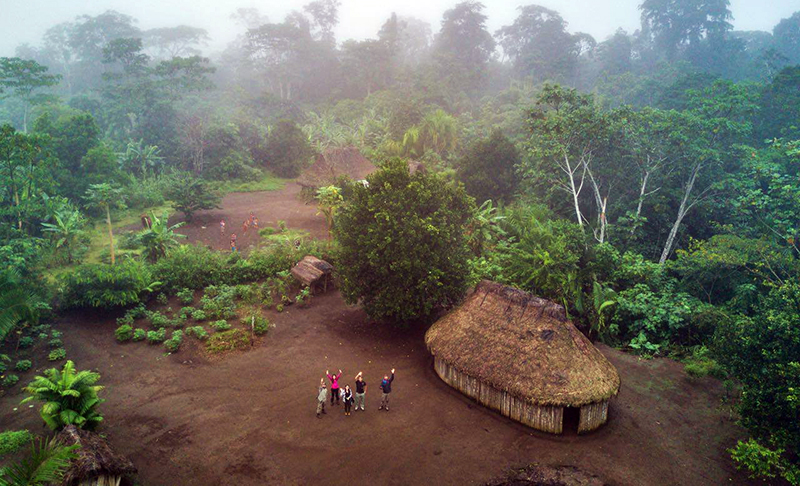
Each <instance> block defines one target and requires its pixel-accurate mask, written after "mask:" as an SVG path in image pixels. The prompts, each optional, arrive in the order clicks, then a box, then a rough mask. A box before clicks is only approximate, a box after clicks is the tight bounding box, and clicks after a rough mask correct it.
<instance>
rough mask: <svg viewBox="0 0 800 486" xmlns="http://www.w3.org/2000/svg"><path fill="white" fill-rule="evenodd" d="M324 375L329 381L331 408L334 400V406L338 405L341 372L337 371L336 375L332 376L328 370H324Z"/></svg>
mask: <svg viewBox="0 0 800 486" xmlns="http://www.w3.org/2000/svg"><path fill="white" fill-rule="evenodd" d="M325 374H326V375H328V379H329V380H330V381H331V406H333V401H334V400H336V405H339V378H341V377H342V370H339V374H338V375H332V374H330V372H329V371H328V370H325Z"/></svg>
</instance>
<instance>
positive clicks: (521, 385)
mask: <svg viewBox="0 0 800 486" xmlns="http://www.w3.org/2000/svg"><path fill="white" fill-rule="evenodd" d="M425 342H426V344H427V346H428V349H429V350H430V352H431V353H432V354H433V355H434V356H435V357H436V358H437V359H439V360H442V361H444V362H445V363H447V364H448V365H449V366H451V367H453V368H455V369H456V370H458V371H459V372H461V373H464V374H465V375H468V376H470V377H473V378H476V379H478V380H480V381H481V382H483V383H486V384H488V385H490V386H492V387H493V388H496V389H497V390H502V391H504V392H507V393H509V394H510V395H512V396H514V397H517V398H518V399H520V400H523V401H525V402H527V403H531V404H535V405H537V406H556V407H580V406H582V405H586V404H589V403H593V402H601V401H605V400H607V399H608V398H610V397H612V396H614V395H616V394H617V392H618V391H619V386H620V380H619V375H618V374H617V370H616V369H615V368H614V366H613V365H612V364H611V363H609V362H608V360H607V359H606V358H605V356H603V355H602V354H601V353H600V351H598V350H597V348H595V347H594V345H592V343H591V342H590V341H589V340H588V339H587V338H586V336H584V335H583V334H582V333H581V332H580V331H578V329H577V328H575V326H574V325H573V324H572V322H570V321H569V320H567V318H566V314H565V312H564V308H563V307H562V306H560V305H558V304H555V303H553V302H550V301H548V300H545V299H541V298H538V297H534V296H532V295H530V294H528V293H526V292H523V291H521V290H518V289H514V288H511V287H506V286H503V285H500V284H497V283H494V282H488V281H483V282H481V283H480V284H478V286H477V287H476V288H475V291H474V292H473V293H472V294H471V295H470V296H469V297H468V298H467V299H466V301H465V302H464V303H463V304H462V305H461V306H459V307H458V308H457V309H455V310H453V311H451V312H450V313H448V314H447V315H445V316H444V317H443V318H441V319H440V320H438V321H437V322H436V323H434V324H433V326H431V328H430V329H428V332H427V333H426V335H425Z"/></svg>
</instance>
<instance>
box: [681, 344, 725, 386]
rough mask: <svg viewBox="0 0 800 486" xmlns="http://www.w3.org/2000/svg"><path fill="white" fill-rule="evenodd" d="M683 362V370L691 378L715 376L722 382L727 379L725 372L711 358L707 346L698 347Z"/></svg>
mask: <svg viewBox="0 0 800 486" xmlns="http://www.w3.org/2000/svg"><path fill="white" fill-rule="evenodd" d="M683 362H684V367H683V369H684V371H686V373H687V374H688V375H689V376H693V377H695V378H702V377H704V376H713V377H714V378H717V379H720V380H722V379H725V377H726V373H725V370H724V369H723V368H722V366H720V364H719V363H717V361H716V360H715V359H714V358H713V357H712V356H711V351H710V350H709V349H708V348H707V347H705V346H697V347H696V348H695V349H694V350H693V352H692V355H691V356H689V357H688V358H686V359H684V360H683Z"/></svg>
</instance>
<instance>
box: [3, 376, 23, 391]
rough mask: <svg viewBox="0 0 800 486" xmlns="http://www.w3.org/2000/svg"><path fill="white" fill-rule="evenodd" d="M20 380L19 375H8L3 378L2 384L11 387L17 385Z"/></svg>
mask: <svg viewBox="0 0 800 486" xmlns="http://www.w3.org/2000/svg"><path fill="white" fill-rule="evenodd" d="M18 381H19V376H17V375H6V377H5V378H3V381H2V384H3V387H4V388H11V387H12V386H14V385H16V384H17V382H18Z"/></svg>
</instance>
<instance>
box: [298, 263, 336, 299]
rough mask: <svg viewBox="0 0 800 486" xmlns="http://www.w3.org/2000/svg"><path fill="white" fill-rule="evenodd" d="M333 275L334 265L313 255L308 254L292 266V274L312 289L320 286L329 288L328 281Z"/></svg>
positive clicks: (324, 288)
mask: <svg viewBox="0 0 800 486" xmlns="http://www.w3.org/2000/svg"><path fill="white" fill-rule="evenodd" d="M332 275H333V265H331V264H330V263H328V262H326V261H325V260H320V259H319V258H317V257H315V256H311V255H306V256H304V257H303V259H302V260H300V261H299V262H297V264H296V265H295V266H293V267H292V276H293V277H294V278H296V279H297V281H298V282H300V283H301V284H302V285H305V286H307V287H309V288H310V289H311V290H312V291H314V290H316V289H317V288H319V287H322V288H323V291H326V290H328V281H329V280H331V278H332Z"/></svg>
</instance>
